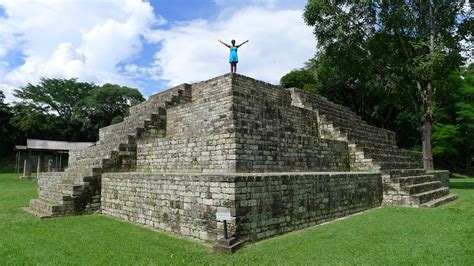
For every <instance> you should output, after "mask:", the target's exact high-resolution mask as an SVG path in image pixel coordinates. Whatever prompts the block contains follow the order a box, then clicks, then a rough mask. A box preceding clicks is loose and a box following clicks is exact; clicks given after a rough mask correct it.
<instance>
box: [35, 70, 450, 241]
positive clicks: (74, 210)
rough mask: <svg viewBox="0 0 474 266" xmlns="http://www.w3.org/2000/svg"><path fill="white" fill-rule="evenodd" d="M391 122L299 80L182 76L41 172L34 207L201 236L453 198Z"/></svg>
mask: <svg viewBox="0 0 474 266" xmlns="http://www.w3.org/2000/svg"><path fill="white" fill-rule="evenodd" d="M447 174H448V173H447V172H446V171H438V172H435V173H427V172H426V171H425V170H423V169H422V161H421V158H420V157H417V156H414V153H413V152H410V151H406V150H402V149H399V148H398V147H397V145H396V141H395V134H394V132H392V131H388V130H385V129H381V128H377V127H374V126H371V125H368V124H367V123H366V122H364V121H363V120H361V118H360V117H359V116H358V115H357V114H355V113H354V112H352V111H351V110H350V109H349V108H347V107H344V106H341V105H338V104H335V103H332V102H330V101H328V100H327V99H325V98H324V97H321V96H318V95H313V94H309V93H307V92H304V91H302V90H299V89H297V88H291V89H285V88H282V87H280V86H275V85H272V84H268V83H265V82H262V81H258V80H255V79H251V78H248V77H245V76H242V75H238V74H226V75H223V76H219V77H216V78H213V79H210V80H207V81H203V82H199V83H195V84H182V85H179V86H177V87H174V88H171V89H169V90H167V91H164V92H161V93H158V94H155V95H153V96H151V97H149V99H148V100H147V101H145V102H143V103H141V104H139V105H136V106H133V107H131V109H130V114H129V116H128V117H126V118H125V119H124V121H123V122H121V123H118V124H114V125H111V126H108V127H105V128H102V129H100V133H99V141H97V143H96V145H94V146H91V147H88V148H85V149H83V150H79V151H74V152H71V153H70V155H69V166H68V168H67V169H66V170H65V171H64V172H47V173H41V174H40V175H39V176H38V184H39V188H38V198H37V199H32V200H31V202H30V205H29V207H28V208H27V209H26V210H27V211H29V212H31V213H34V214H35V215H37V216H39V217H57V216H67V215H81V214H93V213H103V214H106V215H111V216H115V217H118V218H121V219H124V220H127V221H131V222H136V223H141V224H145V225H148V226H150V227H155V228H159V229H161V230H165V231H169V232H172V233H175V234H179V235H183V236H186V237H191V238H196V239H200V240H217V239H218V238H219V237H221V236H222V234H223V224H222V221H217V220H216V217H215V213H216V210H217V208H226V209H228V210H229V211H230V213H231V215H232V219H231V221H229V224H230V232H231V234H232V235H234V236H235V237H237V238H239V239H243V240H245V239H251V240H258V239H261V238H265V237H269V236H272V235H277V234H282V233H285V232H289V231H293V230H297V229H300V228H304V227H308V226H312V225H315V224H319V223H323V222H326V221H329V220H332V219H335V218H339V217H343V216H347V215H349V214H352V213H356V212H360V211H363V210H366V209H370V208H374V207H378V206H381V205H396V206H407V207H436V206H438V205H440V204H443V203H445V202H449V201H452V200H454V199H456V195H453V194H450V193H449V187H448V182H449V179H448V175H447Z"/></svg>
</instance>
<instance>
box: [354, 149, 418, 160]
mask: <svg viewBox="0 0 474 266" xmlns="http://www.w3.org/2000/svg"><path fill="white" fill-rule="evenodd" d="M359 149H360V151H363V152H364V153H367V154H370V155H372V154H387V155H394V156H406V157H410V158H411V154H410V151H407V150H402V149H379V148H372V147H360V148H359Z"/></svg>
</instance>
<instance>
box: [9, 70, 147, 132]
mask: <svg viewBox="0 0 474 266" xmlns="http://www.w3.org/2000/svg"><path fill="white" fill-rule="evenodd" d="M16 96H17V97H18V98H20V99H21V101H20V102H19V103H18V104H16V105H15V106H14V108H13V111H14V117H13V118H12V119H11V121H12V124H13V125H15V126H16V127H17V128H19V130H20V131H21V132H22V133H23V135H22V136H21V137H23V138H27V137H29V138H31V137H35V138H44V139H63V140H70V141H95V140H97V137H98V131H99V128H100V127H104V126H108V125H110V124H111V123H112V121H120V119H121V118H122V117H123V116H124V115H126V113H127V111H128V107H130V106H131V105H134V104H137V103H139V102H141V101H143V100H144V99H143V96H142V95H141V93H140V92H139V91H138V90H136V89H132V88H127V87H121V86H118V85H113V84H105V85H103V86H98V85H94V84H91V83H86V82H78V81H77V80H76V79H48V78H43V79H41V82H40V83H39V84H37V85H33V84H27V85H26V86H25V87H22V88H20V89H18V90H16Z"/></svg>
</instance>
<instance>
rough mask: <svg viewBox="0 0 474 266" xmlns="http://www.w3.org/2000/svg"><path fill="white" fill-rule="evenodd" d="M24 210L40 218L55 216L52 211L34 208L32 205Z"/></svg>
mask: <svg viewBox="0 0 474 266" xmlns="http://www.w3.org/2000/svg"><path fill="white" fill-rule="evenodd" d="M23 210H24V211H26V212H28V213H31V214H33V215H34V216H36V217H38V218H40V219H46V218H51V217H53V216H52V214H51V213H47V212H43V211H41V210H33V209H31V208H30V207H25V208H23Z"/></svg>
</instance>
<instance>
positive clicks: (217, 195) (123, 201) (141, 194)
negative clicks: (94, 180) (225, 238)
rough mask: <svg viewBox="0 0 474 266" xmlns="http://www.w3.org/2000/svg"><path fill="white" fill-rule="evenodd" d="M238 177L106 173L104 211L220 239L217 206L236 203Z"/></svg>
mask: <svg viewBox="0 0 474 266" xmlns="http://www.w3.org/2000/svg"><path fill="white" fill-rule="evenodd" d="M234 180H235V177H234V176H231V175H212V174H211V175H206V174H150V173H110V174H104V175H102V193H101V195H102V198H101V202H102V213H104V214H107V215H111V216H115V217H118V218H121V219H124V220H127V221H132V222H136V223H141V224H145V225H148V226H151V227H155V228H159V229H161V230H165V231H168V232H172V233H175V234H178V235H182V236H186V237H192V238H198V239H201V240H216V239H217V237H218V235H219V234H220V236H222V232H223V231H222V224H218V222H217V221H216V220H215V213H216V210H217V207H230V208H232V207H233V206H234V204H235V203H234V202H235V190H234V187H235V182H234ZM234 213H235V211H234ZM232 230H233V229H232Z"/></svg>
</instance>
